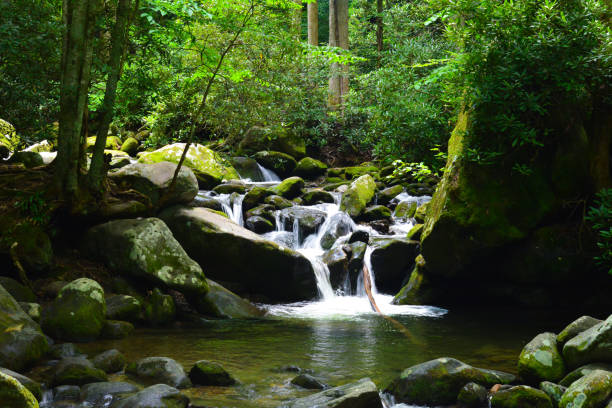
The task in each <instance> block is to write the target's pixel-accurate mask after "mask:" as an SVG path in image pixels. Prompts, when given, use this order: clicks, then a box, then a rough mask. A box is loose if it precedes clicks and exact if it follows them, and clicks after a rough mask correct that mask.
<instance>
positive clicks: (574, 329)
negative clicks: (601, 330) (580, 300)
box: [557, 316, 601, 347]
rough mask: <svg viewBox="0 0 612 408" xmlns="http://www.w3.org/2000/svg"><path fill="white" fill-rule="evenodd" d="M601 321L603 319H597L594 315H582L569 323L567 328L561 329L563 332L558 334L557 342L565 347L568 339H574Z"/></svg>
mask: <svg viewBox="0 0 612 408" xmlns="http://www.w3.org/2000/svg"><path fill="white" fill-rule="evenodd" d="M599 323H601V320H599V319H595V318H594V317H591V316H581V317H579V318H578V319H576V320H574V321H573V322H571V323H570V324H568V325H567V327H565V329H563V330H561V332H560V333H559V334H558V335H557V344H558V345H559V347H563V345H565V343H567V341H568V340H571V339H573V338H574V337H576V336H577V335H579V334H580V333H582V332H583V331H585V330H588V329H590V328H591V327H593V326H595V325H596V324H599Z"/></svg>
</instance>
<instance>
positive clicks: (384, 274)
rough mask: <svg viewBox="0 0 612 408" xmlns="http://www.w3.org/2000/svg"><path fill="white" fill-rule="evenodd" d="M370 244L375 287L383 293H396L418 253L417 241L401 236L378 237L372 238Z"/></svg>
mask: <svg viewBox="0 0 612 408" xmlns="http://www.w3.org/2000/svg"><path fill="white" fill-rule="evenodd" d="M372 246H373V247H374V248H373V250H372V255H371V258H370V260H371V263H372V269H373V270H374V279H375V282H376V288H377V289H378V290H379V291H380V292H383V293H396V292H397V291H398V290H400V288H401V287H402V282H403V281H404V279H405V278H406V276H408V273H409V272H410V268H411V267H412V265H413V264H414V258H415V257H416V256H417V255H418V253H419V244H418V242H417V241H410V240H408V239H403V238H394V239H379V240H374V241H373V243H372Z"/></svg>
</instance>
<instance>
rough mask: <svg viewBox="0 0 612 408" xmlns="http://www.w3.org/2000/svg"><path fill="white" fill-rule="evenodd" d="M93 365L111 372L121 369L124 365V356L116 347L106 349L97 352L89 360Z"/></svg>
mask: <svg viewBox="0 0 612 408" xmlns="http://www.w3.org/2000/svg"><path fill="white" fill-rule="evenodd" d="M91 362H92V364H93V365H94V367H96V368H98V369H100V370H102V371H104V372H105V373H108V374H112V373H116V372H118V371H121V370H123V367H125V356H124V355H123V354H122V353H121V352H120V351H119V350H117V349H112V350H107V351H105V352H103V353H100V354H98V355H97V356H95V357H94V358H93V359H92V360H91Z"/></svg>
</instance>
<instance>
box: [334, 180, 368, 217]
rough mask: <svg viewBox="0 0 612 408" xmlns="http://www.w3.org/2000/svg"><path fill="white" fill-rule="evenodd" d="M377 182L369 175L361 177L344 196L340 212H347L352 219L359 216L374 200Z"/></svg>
mask: <svg viewBox="0 0 612 408" xmlns="http://www.w3.org/2000/svg"><path fill="white" fill-rule="evenodd" d="M375 192H376V182H375V181H374V179H373V178H372V176H370V175H369V174H366V175H364V176H361V177H359V178H358V179H357V180H355V181H353V182H352V183H351V185H350V186H349V188H348V190H347V191H346V192H345V193H344V194H343V195H342V200H341V201H340V210H341V211H345V212H346V213H348V214H349V215H350V216H351V217H357V216H359V215H360V214H361V213H362V212H363V210H365V208H366V206H367V205H368V204H369V203H370V201H372V199H373V198H374V193H375Z"/></svg>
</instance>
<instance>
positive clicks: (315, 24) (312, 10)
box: [308, 1, 319, 47]
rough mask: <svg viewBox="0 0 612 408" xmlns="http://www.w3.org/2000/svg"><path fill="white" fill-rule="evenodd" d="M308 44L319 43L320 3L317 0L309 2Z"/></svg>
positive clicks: (314, 44)
mask: <svg viewBox="0 0 612 408" xmlns="http://www.w3.org/2000/svg"><path fill="white" fill-rule="evenodd" d="M308 44H310V45H312V46H313V47H316V46H318V45H319V5H318V4H317V2H316V1H312V2H310V3H308Z"/></svg>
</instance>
